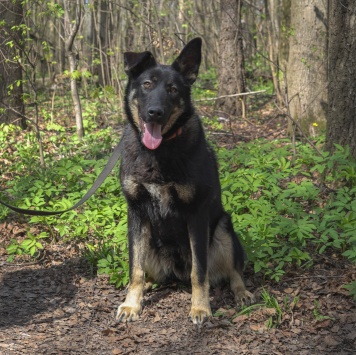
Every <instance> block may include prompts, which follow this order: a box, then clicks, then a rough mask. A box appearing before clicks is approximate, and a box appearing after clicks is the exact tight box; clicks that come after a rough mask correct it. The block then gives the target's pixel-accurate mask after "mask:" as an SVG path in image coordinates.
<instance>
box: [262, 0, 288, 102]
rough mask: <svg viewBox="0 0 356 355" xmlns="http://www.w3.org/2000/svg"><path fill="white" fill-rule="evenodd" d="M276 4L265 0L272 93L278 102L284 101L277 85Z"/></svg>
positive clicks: (278, 68) (278, 74)
mask: <svg viewBox="0 0 356 355" xmlns="http://www.w3.org/2000/svg"><path fill="white" fill-rule="evenodd" d="M278 7H279V6H278V4H277V0H265V12H266V23H267V37H268V52H269V65H270V68H271V74H272V81H273V87H274V94H275V95H276V99H277V102H278V104H282V103H283V102H284V100H283V96H282V91H281V88H280V86H279V76H280V71H281V68H280V67H279V60H278V52H279V38H278V34H279V32H280V29H279V19H278V12H279V11H278V10H279V9H278Z"/></svg>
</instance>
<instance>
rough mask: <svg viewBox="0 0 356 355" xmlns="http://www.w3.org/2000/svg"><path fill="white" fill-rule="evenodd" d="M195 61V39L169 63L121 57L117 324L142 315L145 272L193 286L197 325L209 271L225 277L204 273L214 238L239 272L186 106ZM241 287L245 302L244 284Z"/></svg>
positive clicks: (212, 162) (239, 255) (144, 56)
mask: <svg viewBox="0 0 356 355" xmlns="http://www.w3.org/2000/svg"><path fill="white" fill-rule="evenodd" d="M200 60H201V39H200V38H196V39H193V40H192V41H191V42H189V43H188V44H187V45H186V46H185V48H184V49H183V50H182V52H181V54H180V55H179V57H178V58H177V59H176V60H175V61H174V63H173V64H172V65H171V66H167V65H160V64H157V63H156V61H155V59H154V58H153V56H152V54H151V53H150V52H143V53H126V54H125V70H126V73H127V75H128V78H129V81H128V85H127V89H126V96H125V112H126V115H127V119H128V121H129V124H128V125H127V126H126V128H125V131H124V134H123V138H122V146H123V154H122V160H121V168H120V181H121V184H122V188H123V191H124V194H125V197H126V200H127V203H128V228H129V232H128V238H129V256H130V280H131V282H130V286H129V294H128V297H127V299H126V301H125V303H124V304H123V305H122V306H121V307H119V311H118V316H117V317H118V318H119V319H120V320H135V319H137V317H138V314H139V313H140V311H141V306H140V305H138V303H140V302H141V301H142V295H141V283H142V282H143V280H142V274H141V270H142V269H145V271H146V272H148V275H147V276H149V277H153V278H154V279H156V280H157V281H164V280H165V279H167V278H170V277H176V278H178V279H180V280H183V281H188V280H190V279H191V280H192V282H193V281H194V282H193V285H192V287H193V299H192V303H193V304H192V312H191V317H192V319H193V322H194V323H201V322H202V321H204V319H205V318H206V317H207V316H209V315H210V306H209V304H208V302H209V300H206V298H207V296H206V292H205V291H204V290H205V289H206V287H208V286H209V281H208V273H209V276H210V278H212V279H213V280H215V281H217V280H219V279H222V278H226V277H227V278H229V275H230V274H229V273H230V271H226V273H224V270H222V271H219V270H218V271H216V274H217V275H215V274H214V273H215V271H214V265H210V266H209V271H208V263H209V260H208V257H209V255H212V254H214V251H213V250H211V248H214V247H215V244H214V243H218V241H215V242H214V238H217V237H216V236H215V234H218V233H220V234H219V235H221V236H220V239H221V240H223V241H224V243H225V244H227V245H230V244H231V249H232V250H231V263H233V265H232V268H233V269H234V270H235V271H236V272H238V273H239V274H241V270H242V267H243V263H244V259H243V256H244V253H243V249H242V246H241V244H240V242H239V240H238V238H237V236H236V234H235V232H234V230H233V226H232V223H231V219H230V216H229V215H228V214H227V213H226V212H225V211H224V209H223V207H222V203H221V190H220V183H219V176H218V169H217V163H216V158H215V155H214V153H213V151H212V149H211V148H210V147H209V145H208V144H207V142H206V139H205V134H204V131H203V128H202V125H201V122H200V119H199V117H198V115H197V114H196V113H195V110H194V107H193V105H192V102H191V85H192V84H193V83H194V81H195V79H196V77H197V75H198V70H199V65H200ZM147 130H149V133H148V132H147ZM145 135H146V136H145ZM218 226H219V228H220V232H216V230H217V228H218ZM219 243H220V242H219ZM229 243H230V244H229ZM225 249H226V247H225ZM220 254H223V253H220ZM220 254H217V253H216V256H215V259H216V260H218V261H219V262H220V259H219V258H224V257H225V256H224V255H221V256H220ZM193 255H194V258H192V256H193ZM193 259H194V260H195V261H193ZM215 259H214V260H215ZM223 262H224V260H221V264H223ZM227 268H229V266H227ZM235 271H234V272H235ZM150 272H151V274H150ZM219 273H221V275H220V274H219ZM152 274H153V275H152ZM137 275H140V276H137ZM237 282H238V284H239V287H238V289H239V290H240V286H241V285H240V283H239V281H237ZM204 287H205V288H204ZM241 289H242V291H243V292H245V293H244V296H247V298H252V295H251V294H249V292H248V291H246V290H245V289H244V285H243V282H242V286H241ZM236 293H238V292H237V291H236V292H235V295H236ZM137 294H139V296H137ZM202 295H203V296H202ZM240 296H241V295H236V297H237V298H239V297H240ZM199 298H204V300H202V301H200V300H199ZM201 309H202V310H201Z"/></svg>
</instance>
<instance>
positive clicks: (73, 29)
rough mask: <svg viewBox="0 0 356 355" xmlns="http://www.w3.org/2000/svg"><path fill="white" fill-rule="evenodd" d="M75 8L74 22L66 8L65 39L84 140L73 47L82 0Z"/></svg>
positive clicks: (76, 106)
mask: <svg viewBox="0 0 356 355" xmlns="http://www.w3.org/2000/svg"><path fill="white" fill-rule="evenodd" d="M75 10H76V18H75V20H74V22H72V21H70V20H69V19H70V16H69V9H68V7H66V8H65V14H66V25H67V26H68V27H69V33H68V34H67V36H68V37H67V38H66V41H65V49H66V53H67V56H68V61H69V72H70V91H71V94H72V100H73V105H74V112H75V123H76V126H77V134H78V138H79V140H82V138H83V137H84V126H83V118H82V108H81V105H80V98H79V94H78V86H77V78H76V75H75V73H74V72H75V71H76V69H77V58H76V56H77V53H75V51H74V48H73V47H74V40H75V36H76V35H77V33H78V30H79V25H80V21H81V17H82V11H81V4H80V0H77V2H76V7H75Z"/></svg>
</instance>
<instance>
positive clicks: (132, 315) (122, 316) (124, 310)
mask: <svg viewBox="0 0 356 355" xmlns="http://www.w3.org/2000/svg"><path fill="white" fill-rule="evenodd" d="M141 310H142V307H141V306H140V305H139V306H137V305H136V306H133V305H129V304H126V303H123V304H122V305H121V306H120V307H119V308H118V310H117V313H116V317H115V318H116V320H117V321H119V322H134V321H136V320H138V319H139V317H140V313H141Z"/></svg>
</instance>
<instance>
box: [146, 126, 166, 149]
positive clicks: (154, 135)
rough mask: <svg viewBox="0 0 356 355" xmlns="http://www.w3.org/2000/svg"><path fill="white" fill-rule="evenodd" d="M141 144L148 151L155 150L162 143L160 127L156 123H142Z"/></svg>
mask: <svg viewBox="0 0 356 355" xmlns="http://www.w3.org/2000/svg"><path fill="white" fill-rule="evenodd" d="M143 125H144V132H143V137H142V143H143V144H144V145H145V146H146V148H148V149H151V150H153V149H156V148H158V147H159V145H160V144H161V142H162V135H161V125H160V124H157V123H144V124H143Z"/></svg>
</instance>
